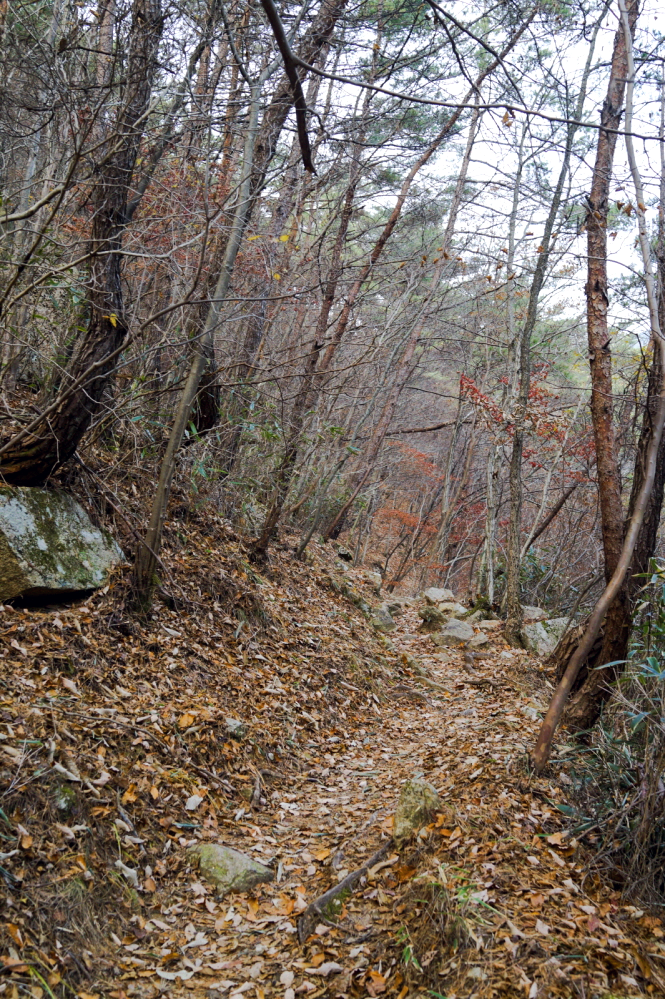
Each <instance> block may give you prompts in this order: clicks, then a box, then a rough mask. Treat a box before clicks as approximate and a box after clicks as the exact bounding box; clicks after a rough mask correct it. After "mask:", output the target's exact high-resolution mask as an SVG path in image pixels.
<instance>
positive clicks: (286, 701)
mask: <svg viewBox="0 0 665 999" xmlns="http://www.w3.org/2000/svg"><path fill="white" fill-rule="evenodd" d="M222 542H223V549H222V547H221V546H222ZM222 550H223V555H222V556H220V551H222ZM165 558H166V559H168V562H169V565H170V566H171V568H172V573H173V578H172V585H171V591H172V594H173V595H174V600H173V604H172V606H171V607H170V608H169V607H166V606H160V607H158V608H157V609H156V612H155V616H154V617H153V618H152V619H151V620H150V621H148V622H142V623H141V622H137V621H136V620H135V619H133V618H131V616H130V615H129V614H128V613H127V611H126V609H125V607H124V603H123V601H124V594H125V590H124V589H123V587H124V586H125V581H124V580H123V579H122V578H119V579H118V580H117V582H116V584H115V586H114V587H113V588H111V590H109V591H108V592H107V593H100V594H97V595H96V596H95V597H93V598H91V599H90V600H88V601H86V602H85V603H83V604H79V605H77V606H76V607H70V608H60V609H50V610H44V609H36V608H24V609H17V608H9V607H8V608H5V610H4V611H3V612H2V622H3V628H2V631H3V639H4V643H5V644H4V650H5V655H4V664H5V665H4V667H3V671H2V674H1V676H2V681H1V684H0V691H1V697H0V711H1V712H2V725H1V726H0V740H1V741H0V745H1V746H2V760H3V770H2V774H3V778H4V781H3V783H4V787H5V789H4V793H3V798H2V801H1V802H0V804H1V806H2V811H0V824H1V826H2V827H1V828H0V834H1V836H2V845H0V851H1V852H0V864H1V865H2V866H1V868H0V875H1V876H2V878H3V880H4V887H5V891H4V893H3V896H4V898H3V901H4V913H3V920H4V923H3V929H2V933H3V937H2V942H3V948H2V951H1V954H0V961H1V962H2V969H3V970H2V971H0V982H1V984H0V993H4V994H5V995H7V996H8V997H12V999H18V997H19V996H22V995H32V996H33V997H35V999H43V997H44V996H46V995H48V996H51V995H53V996H55V995H58V996H59V995H63V996H64V995H69V996H71V995H72V994H76V995H78V996H79V997H80V999H90V997H91V996H96V997H106V996H111V997H113V999H126V997H131V996H135V997H137V999H142V997H154V996H157V995H161V994H163V995H168V996H180V995H183V996H184V995H186V996H194V997H199V996H200V997H203V996H206V997H211V999H217V997H224V999H226V997H239V996H241V995H245V994H247V996H249V997H251V999H253V997H257V999H267V997H280V999H295V996H310V997H312V999H315V997H317V996H331V997H332V996H378V995H390V996H399V997H400V999H407V997H409V996H413V997H416V996H423V997H425V996H433V997H435V999H436V997H439V999H441V997H447V999H462V997H464V999H466V997H472V996H474V997H476V996H477V997H478V999H481V997H482V999H484V997H491V996H506V997H514V996H524V997H529V999H533V997H536V996H538V997H547V996H580V997H583V999H592V997H598V999H601V997H603V999H610V997H618V996H620V997H623V996H635V995H663V994H665V984H664V983H665V945H663V943H662V942H661V941H662V940H663V938H664V937H663V931H662V929H661V922H660V919H659V918H658V916H657V914H653V913H649V912H644V911H642V910H640V909H638V908H636V907H635V906H634V905H631V904H627V903H625V902H624V901H623V900H622V898H621V896H620V894H619V893H618V892H617V891H615V890H614V889H613V887H612V886H611V885H610V884H608V883H607V882H606V881H604V880H603V878H602V877H601V875H600V874H598V873H596V872H594V868H593V865H592V861H593V858H594V852H593V842H592V839H593V830H589V831H588V834H587V838H586V839H584V838H580V837H578V838H576V837H575V835H574V834H573V831H572V826H571V820H570V818H569V814H570V805H569V804H568V803H567V799H566V793H567V791H568V789H569V785H570V779H569V778H568V776H567V773H566V770H567V765H566V763H565V760H566V758H567V757H566V754H565V752H562V751H561V747H560V751H559V752H558V753H557V754H556V759H555V760H554V762H553V764H552V767H551V769H550V772H549V774H548V775H547V776H545V777H543V778H538V779H536V778H533V777H531V776H530V775H529V769H528V760H527V753H528V750H529V747H530V746H531V744H532V743H533V740H534V737H535V733H536V730H537V727H538V723H539V718H540V717H541V715H542V711H543V708H544V706H545V704H546V701H547V697H548V695H549V692H550V691H551V689H552V679H553V678H552V677H551V676H550V675H549V674H548V672H547V670H546V669H545V668H544V667H543V665H542V664H541V663H540V662H539V661H538V660H537V659H535V658H534V657H532V655H531V654H529V653H526V652H522V651H515V650H512V649H509V648H507V647H506V645H505V643H504V642H503V640H502V638H501V632H500V630H498V631H497V630H496V629H494V630H489V631H488V635H489V639H490V640H489V642H488V643H487V644H486V645H484V646H482V647H481V648H478V649H477V650H476V651H475V653H474V655H473V658H471V657H470V656H469V653H468V652H466V651H464V649H455V648H441V647H437V646H436V645H435V644H434V642H433V641H432V639H431V637H430V636H429V635H427V634H423V633H422V632H421V631H419V628H420V627H421V624H422V620H421V618H420V617H419V616H418V613H417V611H418V608H417V607H411V606H407V609H406V611H405V613H403V614H401V615H400V616H399V617H397V619H396V620H397V629H396V630H395V631H394V632H392V633H391V634H390V635H389V636H388V637H387V638H386V637H383V636H381V635H380V634H377V632H376V629H374V628H372V626H371V625H370V624H369V620H368V618H370V617H371V616H372V615H371V611H370V610H369V605H370V604H373V605H374V606H376V605H378V603H379V600H378V599H377V597H376V596H375V595H374V594H373V593H372V587H371V585H370V584H369V582H368V580H367V578H366V577H365V576H364V574H363V573H362V572H360V571H354V570H351V569H349V568H348V566H346V565H345V564H344V563H343V562H341V561H340V560H339V559H336V558H335V555H334V552H332V551H330V550H328V549H320V548H315V549H314V554H313V557H312V560H311V562H310V564H309V565H307V564H302V563H295V562H293V561H292V560H291V559H290V557H289V556H288V549H286V548H285V549H284V551H283V553H281V554H280V553H276V555H275V557H274V560H273V563H272V564H271V565H270V566H268V567H265V568H263V569H261V571H260V572H258V571H257V569H256V567H252V566H251V565H250V564H249V563H248V562H247V561H246V559H245V556H244V550H243V547H242V543H241V542H240V540H239V539H237V538H236V537H235V536H233V534H232V532H231V531H230V529H229V528H228V527H226V526H224V525H221V524H220V525H218V526H217V527H216V528H215V529H214V530H212V529H211V528H210V526H209V525H207V526H205V527H203V526H201V525H190V526H189V527H183V526H182V525H180V526H177V527H172V529H171V530H170V534H169V546H168V547H167V551H166V556H165ZM475 633H476V634H478V633H479V629H478V627H476V631H475ZM419 778H420V779H426V780H427V781H428V782H430V783H431V784H432V785H433V786H434V787H435V788H436V789H437V791H438V792H439V795H440V798H441V801H442V805H441V807H440V808H439V810H438V811H436V812H435V813H434V814H432V815H431V816H430V819H429V821H427V823H426V824H425V825H423V826H422V828H421V829H420V832H419V833H418V834H417V836H415V837H414V838H412V839H411V840H410V841H409V842H406V843H404V844H401V845H400V847H399V848H398V847H396V846H395V843H394V840H393V839H392V836H393V831H394V830H393V816H394V813H395V809H396V807H397V803H398V800H399V797H400V793H401V791H402V789H403V787H404V785H405V784H406V782H408V781H412V780H414V779H419ZM215 843H221V844H224V845H226V846H229V847H232V848H234V849H236V850H238V851H240V852H242V853H243V854H244V855H245V856H247V857H250V858H253V859H254V860H255V861H257V862H259V863H260V864H262V865H264V866H265V867H267V868H268V870H269V871H270V876H271V877H272V880H271V881H269V882H263V883H261V884H258V885H256V887H254V888H253V889H251V890H250V891H248V892H240V893H238V892H236V893H233V894H230V895H226V896H225V897H223V898H220V897H218V896H217V894H216V892H215V886H214V884H213V883H212V881H211V880H210V879H209V877H208V878H207V877H206V876H205V872H202V871H201V870H199V869H198V867H197V864H196V853H197V850H198V852H199V853H200V848H201V846H202V845H206V844H215ZM193 848H194V849H193ZM377 854H378V858H377ZM371 858H374V860H373V862H372V864H371V866H370V867H369V868H368V869H366V870H365V872H364V873H363V875H362V877H360V878H359V879H357V880H356V881H355V883H353V884H352V885H351V886H350V888H349V889H348V890H347V891H345V892H344V893H343V894H342V896H341V897H340V898H339V899H338V901H337V902H336V903H335V904H334V905H331V906H328V907H326V908H324V909H323V910H322V911H321V914H320V918H319V917H318V916H317V917H316V918H314V919H312V920H310V919H308V920H307V924H306V925H305V926H304V927H303V923H302V922H300V921H301V920H302V917H303V914H305V915H307V916H308V917H309V915H310V914H311V910H310V909H308V906H310V905H311V903H312V902H313V901H314V900H316V899H317V898H319V897H320V896H321V895H322V894H324V893H325V892H326V891H328V890H329V889H331V888H332V887H334V886H335V885H337V884H339V883H340V882H341V881H343V880H344V879H345V878H348V877H349V875H351V874H352V873H353V872H354V871H355V870H357V869H359V868H362V867H363V866H366V864H367V861H368V860H370V859H371ZM350 880H351V881H353V879H350ZM299 929H300V931H301V932H300V933H299ZM301 936H304V939H302V940H301V939H300V937H301Z"/></svg>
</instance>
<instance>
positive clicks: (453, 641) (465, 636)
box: [432, 618, 473, 648]
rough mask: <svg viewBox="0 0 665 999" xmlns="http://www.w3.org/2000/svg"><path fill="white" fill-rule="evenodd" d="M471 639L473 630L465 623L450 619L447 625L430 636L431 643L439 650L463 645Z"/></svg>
mask: <svg viewBox="0 0 665 999" xmlns="http://www.w3.org/2000/svg"><path fill="white" fill-rule="evenodd" d="M472 638H473V628H472V627H471V625H470V624H467V622H466V621H457V620H456V618H451V619H450V621H449V622H448V624H447V625H446V626H445V627H444V628H442V630H441V631H439V632H438V633H437V634H435V635H432V641H433V642H434V644H435V645H438V646H439V647H440V648H454V647H455V646H457V645H465V644H466V642H470V641H471V639H472Z"/></svg>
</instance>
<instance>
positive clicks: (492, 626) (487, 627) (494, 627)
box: [478, 621, 503, 631]
mask: <svg viewBox="0 0 665 999" xmlns="http://www.w3.org/2000/svg"><path fill="white" fill-rule="evenodd" d="M478 627H479V628H482V629H483V631H500V630H501V628H503V621H479V622H478Z"/></svg>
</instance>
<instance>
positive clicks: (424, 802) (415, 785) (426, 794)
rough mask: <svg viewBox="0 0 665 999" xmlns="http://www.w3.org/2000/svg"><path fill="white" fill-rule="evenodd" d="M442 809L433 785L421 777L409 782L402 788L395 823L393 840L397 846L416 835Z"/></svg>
mask: <svg viewBox="0 0 665 999" xmlns="http://www.w3.org/2000/svg"><path fill="white" fill-rule="evenodd" d="M442 807H443V803H442V801H441V798H440V797H439V793H438V791H437V789H436V788H435V787H434V785H433V784H430V782H429V781H427V780H423V779H422V778H421V777H416V778H414V780H408V781H407V782H406V784H404V785H403V787H402V791H401V794H400V796H399V801H398V803H397V809H396V811H395V819H394V822H393V838H394V840H395V842H396V843H397V845H398V846H400V845H401V844H402V843H404V842H406V840H408V839H410V838H411V836H413V835H415V833H417V832H418V830H419V829H421V828H422V826H424V825H426V824H427V823H428V822H429V820H430V819H431V818H432V815H434V813H435V812H438V811H441V808H442Z"/></svg>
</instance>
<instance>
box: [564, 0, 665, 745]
mask: <svg viewBox="0 0 665 999" xmlns="http://www.w3.org/2000/svg"><path fill="white" fill-rule="evenodd" d="M638 13H639V8H638V3H637V0H632V2H631V3H630V5H629V7H628V20H629V24H630V29H631V32H634V30H635V24H636V22H637V17H638ZM627 60H628V54H627V48H626V38H625V33H624V29H623V25H621V24H619V27H618V28H617V31H616V34H615V37H614V48H613V52H612V63H611V68H610V79H609V82H608V86H607V94H606V96H605V100H604V102H603V107H602V111H601V119H600V120H601V126H602V127H601V129H600V131H599V132H598V145H597V148H596V160H595V163H594V171H593V178H592V184H591V193H590V195H589V199H588V206H587V215H586V227H587V254H588V263H587V268H588V273H587V284H586V297H587V337H588V344H589V368H590V372H591V420H592V426H593V438H594V445H595V451H596V474H597V476H598V494H599V505H600V516H601V533H602V539H603V556H604V569H605V581H606V583H608V582H609V580H610V579H611V578H612V575H613V574H614V571H615V569H616V567H617V564H618V561H619V557H620V554H621V549H622V545H623V540H624V513H623V504H622V501H621V479H620V474H619V462H618V459H617V453H616V441H615V435H614V415H613V385H612V352H611V339H610V335H609V327H608V321H607V313H608V306H609V297H608V284H607V216H608V211H609V195H610V184H611V181H612V170H613V165H614V154H615V149H616V142H617V129H618V128H619V126H620V124H621V118H622V115H623V102H624V96H625V90H626V77H627V73H628V62H627ZM655 360H656V358H655V355H654V361H655ZM643 433H644V425H643ZM647 446H648V438H647V439H646V440H645V439H644V437H642V438H641V440H640V448H644V447H647ZM639 459H640V455H638V460H639ZM641 460H642V461H643V460H644V453H643V452H642V453H641ZM633 484H634V485H635V482H634V483H633ZM635 495H637V494H636V493H634V494H633V496H635ZM633 502H634V500H633ZM631 512H632V511H631ZM630 614H631V608H630V598H629V587H628V585H625V586H622V588H621V590H620V591H619V593H618V595H617V598H616V601H615V603H614V604H613V605H612V607H610V609H609V611H608V613H607V617H606V619H605V622H604V626H603V638H602V643H601V644H600V645H599V644H598V643H596V644H595V645H594V646H593V655H592V657H591V658H590V659H589V660H588V662H585V663H583V664H582V667H581V669H580V670H579V671H578V673H577V675H576V677H575V681H574V685H573V687H572V690H573V691H578V690H580V689H581V688H583V687H584V686H585V685H586V683H587V680H589V678H590V677H591V676H593V680H592V681H591V684H590V686H589V689H588V690H587V692H586V693H584V694H583V695H580V696H579V698H577V699H576V702H574V703H571V705H570V707H569V709H568V712H567V720H568V721H569V722H570V724H571V725H574V726H575V727H582V728H587V727H588V726H589V724H592V719H594V720H595V718H596V717H597V715H598V712H599V711H600V708H601V706H602V703H603V700H604V696H603V695H602V694H601V690H603V689H605V688H606V686H607V680H609V679H610V674H609V673H607V671H606V670H603V671H602V673H603V674H607V675H604V676H603V675H600V674H598V673H596V672H594V671H593V667H594V666H596V665H597V664H598V663H607V662H613V661H615V660H618V659H625V657H626V651H627V648H628V639H629V635H630ZM562 651H563V648H562ZM569 651H570V650H568V649H566V653H567V654H568V653H569ZM567 665H568V663H567V662H566V661H565V660H563V659H562V660H561V661H560V662H559V663H558V668H559V672H560V673H561V674H563V673H564V672H565V669H566V667H567ZM614 669H615V668H614V667H612V668H610V673H611V672H613V670H614Z"/></svg>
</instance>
